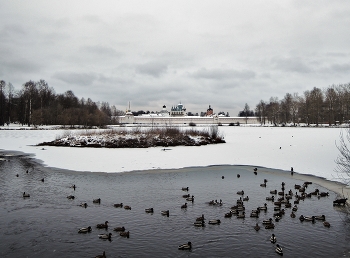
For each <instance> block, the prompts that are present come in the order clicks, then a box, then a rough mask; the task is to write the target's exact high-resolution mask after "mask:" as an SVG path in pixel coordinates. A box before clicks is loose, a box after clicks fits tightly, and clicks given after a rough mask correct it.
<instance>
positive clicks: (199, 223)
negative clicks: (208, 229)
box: [193, 220, 205, 227]
mask: <svg viewBox="0 0 350 258" xmlns="http://www.w3.org/2000/svg"><path fill="white" fill-rule="evenodd" d="M193 225H194V226H195V227H205V222H204V220H196V221H195V222H194V223H193Z"/></svg>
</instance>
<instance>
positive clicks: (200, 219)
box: [196, 214, 205, 221]
mask: <svg viewBox="0 0 350 258" xmlns="http://www.w3.org/2000/svg"><path fill="white" fill-rule="evenodd" d="M204 220H205V218H204V214H202V216H200V217H198V218H196V221H204Z"/></svg>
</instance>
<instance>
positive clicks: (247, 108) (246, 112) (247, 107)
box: [243, 103, 250, 124]
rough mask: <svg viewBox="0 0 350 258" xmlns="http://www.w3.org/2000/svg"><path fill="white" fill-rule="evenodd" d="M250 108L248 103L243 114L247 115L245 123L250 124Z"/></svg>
mask: <svg viewBox="0 0 350 258" xmlns="http://www.w3.org/2000/svg"><path fill="white" fill-rule="evenodd" d="M249 111H250V107H249V105H248V104H247V103H245V105H244V110H243V112H244V113H245V123H246V124H247V123H248V115H249Z"/></svg>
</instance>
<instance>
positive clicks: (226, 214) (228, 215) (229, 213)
mask: <svg viewBox="0 0 350 258" xmlns="http://www.w3.org/2000/svg"><path fill="white" fill-rule="evenodd" d="M224 217H225V218H231V217H232V212H231V211H229V212H228V213H225V215H224Z"/></svg>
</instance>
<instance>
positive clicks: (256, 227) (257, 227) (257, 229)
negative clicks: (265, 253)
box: [254, 223, 260, 231]
mask: <svg viewBox="0 0 350 258" xmlns="http://www.w3.org/2000/svg"><path fill="white" fill-rule="evenodd" d="M254 229H255V230H256V231H259V230H260V226H259V225H258V223H256V225H255V227H254Z"/></svg>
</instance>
